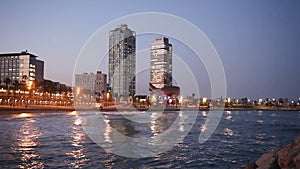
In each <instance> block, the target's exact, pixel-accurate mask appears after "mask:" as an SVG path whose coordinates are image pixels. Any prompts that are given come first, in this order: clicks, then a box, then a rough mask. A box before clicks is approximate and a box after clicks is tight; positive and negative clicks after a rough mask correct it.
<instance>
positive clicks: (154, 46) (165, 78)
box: [150, 37, 172, 88]
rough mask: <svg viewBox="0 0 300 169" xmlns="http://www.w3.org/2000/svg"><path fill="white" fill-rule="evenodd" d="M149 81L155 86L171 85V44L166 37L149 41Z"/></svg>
mask: <svg viewBox="0 0 300 169" xmlns="http://www.w3.org/2000/svg"><path fill="white" fill-rule="evenodd" d="M150 50H151V58H150V64H151V65H150V66H151V72H150V83H152V85H153V86H155V87H156V88H163V87H165V86H172V44H170V43H169V39H168V38H166V37H160V38H156V39H155V41H154V42H153V43H151V49H150Z"/></svg>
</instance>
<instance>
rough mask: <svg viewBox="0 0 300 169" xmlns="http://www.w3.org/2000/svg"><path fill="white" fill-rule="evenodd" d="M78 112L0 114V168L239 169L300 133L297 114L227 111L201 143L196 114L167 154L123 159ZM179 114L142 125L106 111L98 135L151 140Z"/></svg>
mask: <svg viewBox="0 0 300 169" xmlns="http://www.w3.org/2000/svg"><path fill="white" fill-rule="evenodd" d="M81 113H82V112H66V113H61V112H60V113H22V114H11V115H0V166H1V168H242V167H243V166H244V165H245V163H247V162H250V161H255V160H256V159H257V158H259V157H260V156H261V155H262V154H263V153H266V152H267V151H269V150H271V149H277V148H280V147H282V146H284V145H285V144H288V143H292V142H293V141H294V138H295V137H296V136H297V135H299V134H300V123H299V120H300V112H298V111H225V112H224V113H223V117H222V119H221V122H220V123H219V125H218V127H217V129H216V130H215V132H214V133H213V135H212V136H211V137H210V138H209V139H208V140H207V141H206V142H205V143H203V144H199V143H198V138H199V134H200V132H201V131H202V130H203V124H204V122H205V120H206V114H207V112H199V113H198V116H197V120H196V123H195V124H194V125H192V129H191V131H190V132H189V133H188V135H187V136H186V137H185V138H184V140H183V142H180V143H178V144H176V146H174V147H173V148H172V149H171V150H169V151H167V152H165V153H162V154H159V155H156V156H155V157H146V158H126V157H122V156H118V155H115V154H112V153H109V152H110V150H109V148H107V149H105V148H101V147H100V146H98V145H97V144H95V143H94V142H93V141H92V139H90V137H89V136H88V135H87V134H86V133H85V131H84V130H83V128H82V120H81V118H80V116H79V115H78V114H81ZM194 113H197V112H194ZM82 114H84V113H82ZM177 116H178V112H166V113H165V114H164V116H163V117H162V118H160V119H158V120H157V121H156V123H152V124H143V125H141V124H138V123H131V122H130V121H128V120H126V119H124V118H123V117H122V116H120V115H116V114H115V113H110V114H107V115H105V117H106V120H107V121H108V123H107V124H109V126H110V128H105V129H101V130H99V132H105V133H104V135H105V139H107V140H110V139H114V138H112V137H110V132H111V128H114V129H116V130H117V131H119V132H120V133H122V134H124V135H127V136H129V137H151V136H153V134H160V133H162V132H163V131H164V130H166V129H168V127H169V126H170V125H172V122H174V120H175V119H176V117H177ZM124 151H126V150H124Z"/></svg>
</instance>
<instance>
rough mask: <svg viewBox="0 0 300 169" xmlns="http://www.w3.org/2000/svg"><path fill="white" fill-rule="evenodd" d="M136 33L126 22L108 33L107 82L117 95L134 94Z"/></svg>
mask: <svg viewBox="0 0 300 169" xmlns="http://www.w3.org/2000/svg"><path fill="white" fill-rule="evenodd" d="M135 50H136V34H135V32H134V31H132V30H130V29H129V28H128V26H127V25H126V24H122V25H120V26H119V27H118V28H116V29H114V30H111V31H110V34H109V65H108V69H109V84H110V86H111V90H112V93H113V94H114V95H117V97H121V96H123V97H125V98H128V97H129V96H134V95H135V90H136V84H135V69H136V64H135V61H136V56H135Z"/></svg>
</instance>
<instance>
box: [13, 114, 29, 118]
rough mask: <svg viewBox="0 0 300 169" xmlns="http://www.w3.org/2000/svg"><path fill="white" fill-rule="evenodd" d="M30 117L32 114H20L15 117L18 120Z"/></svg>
mask: <svg viewBox="0 0 300 169" xmlns="http://www.w3.org/2000/svg"><path fill="white" fill-rule="evenodd" d="M31 116H32V113H21V114H18V115H17V117H18V118H25V117H31Z"/></svg>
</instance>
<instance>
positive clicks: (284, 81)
mask: <svg viewBox="0 0 300 169" xmlns="http://www.w3.org/2000/svg"><path fill="white" fill-rule="evenodd" d="M142 12H161V13H168V14H172V15H175V16H178V17H180V18H183V19H185V20H187V21H188V22H190V23H192V24H193V25H195V26H196V27H197V28H198V29H200V30H201V31H202V32H203V33H204V34H205V35H206V36H207V38H208V39H209V40H210V41H211V43H212V44H213V45H214V47H215V49H216V51H217V52H218V54H219V57H220V59H221V61H222V64H223V66H224V71H225V75H226V83H227V85H226V88H227V96H228V97H236V98H240V97H248V98H253V99H258V98H273V97H274V98H278V97H287V98H290V99H298V98H299V97H300V85H299V84H300V75H299V74H300V66H299V63H300V31H299V28H300V1H297V0H288V1H280V0H264V1H260V0H254V1H238V0H229V1H208V0H207V1H202V0H200V1H199V0H191V1H183V0H182V1H178V0H164V1H158V0H153V1H146V0H132V1H122V0H119V1H116V0H111V1H93V0H89V1H83V0H82V1H79V0H75V1H71V0H60V1H59V0H53V1H37V0H27V1H21V0H2V1H0V37H1V38H0V53H8V52H20V51H23V50H28V52H30V53H33V54H35V55H37V56H38V58H39V59H40V60H43V61H45V75H44V76H45V78H46V79H51V80H54V81H59V82H62V83H66V84H68V85H72V79H73V76H74V75H73V74H74V69H75V64H76V61H77V58H78V56H79V55H80V51H81V50H82V48H83V46H84V45H85V44H86V42H87V41H88V39H89V38H90V37H91V36H92V35H93V34H94V33H95V32H96V31H97V30H99V29H100V28H101V27H103V26H104V25H106V24H107V23H110V22H111V21H113V20H115V19H118V18H120V17H123V16H126V15H129V14H134V13H142ZM143 22H147V20H145V21H143ZM129 27H130V25H129ZM179 31H184V30H179ZM138 33H139V32H137V34H138ZM107 36H108V33H107ZM154 37H155V36H151V35H144V36H141V37H138V39H137V43H138V44H137V48H139V49H146V52H137V58H138V57H139V55H141V57H140V58H142V56H144V55H147V46H148V47H149V45H150V44H149V43H151V42H152V41H153V38H154ZM103 41H108V39H107V38H104V39H103ZM170 42H171V43H172V44H173V48H174V55H179V56H180V58H181V59H182V60H185V61H186V62H189V60H190V62H192V61H193V59H192V55H194V54H193V53H192V52H190V51H188V49H185V47H184V45H183V44H181V43H180V42H178V41H177V40H176V39H172V38H170ZM104 48H106V50H108V46H106V47H105V46H104ZM187 53H189V54H187ZM144 57H147V56H144ZM137 60H139V59H137ZM137 62H138V63H139V61H137ZM138 63H137V64H138ZM189 66H190V67H192V70H193V71H194V72H193V74H194V75H195V76H196V81H197V83H198V85H199V88H200V89H199V90H200V92H199V96H196V97H204V96H209V95H210V91H211V89H210V82H209V77H208V75H207V72H206V70H205V66H204V65H202V64H198V63H197V64H194V65H193V63H191V64H190V65H189ZM100 69H103V72H105V73H107V70H106V68H105V67H103V68H100ZM174 69H175V70H174ZM173 70H174V71H178V67H177V68H176V67H174V68H173ZM87 71H88V70H87ZM140 76H141V77H140V79H142V80H140V81H142V83H139V82H138V83H139V85H138V89H137V91H138V92H140V93H143V92H147V91H146V89H147V87H144V85H143V83H144V84H145V85H146V84H147V83H148V82H147V80H146V79H148V74H147V71H144V72H141V73H140ZM138 79H139V78H138ZM179 79H180V77H179ZM181 83H183V82H181ZM187 83H188V82H187ZM188 93H192V91H188ZM190 95H191V94H190Z"/></svg>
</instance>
